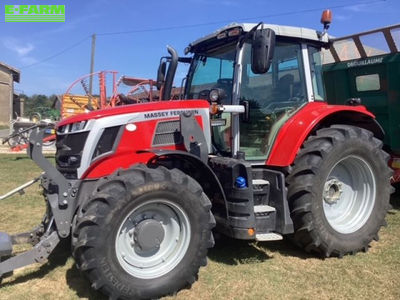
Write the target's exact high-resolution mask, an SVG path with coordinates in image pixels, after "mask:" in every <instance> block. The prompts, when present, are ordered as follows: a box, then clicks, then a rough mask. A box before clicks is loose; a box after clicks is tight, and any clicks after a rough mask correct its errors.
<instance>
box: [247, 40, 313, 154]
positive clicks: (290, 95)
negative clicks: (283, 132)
mask: <svg viewBox="0 0 400 300" xmlns="http://www.w3.org/2000/svg"><path fill="white" fill-rule="evenodd" d="M244 47H245V48H244V58H243V65H242V78H241V87H240V98H239V101H240V102H243V101H247V102H248V104H249V116H250V118H249V120H248V121H244V120H243V118H240V121H239V127H240V146H239V147H240V151H243V152H244V153H245V155H246V159H248V160H265V159H267V157H268V153H269V151H270V149H271V147H272V144H273V142H274V137H275V136H276V134H277V132H278V131H279V129H280V128H281V126H282V125H283V124H284V123H285V122H286V121H287V120H288V119H289V117H290V116H291V115H292V114H293V112H294V111H296V109H297V108H298V107H300V106H302V105H303V104H304V103H306V102H307V93H306V85H305V74H304V67H303V60H302V47H301V44H300V43H289V42H279V41H278V42H277V43H276V46H275V53H274V59H273V62H272V64H271V68H270V70H269V71H268V72H267V73H265V74H254V73H252V71H251V65H250V63H251V46H250V45H249V44H246V45H245V46H244Z"/></svg>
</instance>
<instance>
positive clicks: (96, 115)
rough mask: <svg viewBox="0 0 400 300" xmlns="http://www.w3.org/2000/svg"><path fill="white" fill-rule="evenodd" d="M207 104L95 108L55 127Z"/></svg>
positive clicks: (184, 102) (186, 102)
mask: <svg viewBox="0 0 400 300" xmlns="http://www.w3.org/2000/svg"><path fill="white" fill-rule="evenodd" d="M209 106H210V105H209V103H208V101H206V100H174V101H158V102H148V103H140V104H131V105H123V106H117V107H110V108H105V109H100V110H95V111H91V112H88V113H83V114H79V115H76V116H73V117H69V118H66V119H64V120H61V121H60V122H58V123H57V127H59V126H64V125H66V124H71V123H75V122H80V121H86V120H92V119H100V118H104V117H109V116H115V115H122V114H129V113H136V112H147V111H155V110H164V109H186V108H187V109H191V108H208V107H209Z"/></svg>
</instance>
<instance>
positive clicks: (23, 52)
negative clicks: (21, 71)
mask: <svg viewBox="0 0 400 300" xmlns="http://www.w3.org/2000/svg"><path fill="white" fill-rule="evenodd" d="M3 45H4V47H5V48H7V49H8V50H10V51H12V52H15V53H16V55H17V57H18V59H19V60H20V61H21V63H22V64H24V65H29V64H33V63H35V62H37V60H36V59H35V58H33V57H32V56H30V55H29V53H31V52H32V51H33V50H34V49H35V46H34V45H33V44H31V43H24V42H22V41H19V40H17V39H15V38H5V39H4V40H3Z"/></svg>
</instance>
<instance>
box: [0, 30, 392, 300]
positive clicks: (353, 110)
mask: <svg viewBox="0 0 400 300" xmlns="http://www.w3.org/2000/svg"><path fill="white" fill-rule="evenodd" d="M328 46H329V41H328V35H327V34H326V32H325V31H324V32H322V33H321V32H317V31H315V30H311V29H305V28H295V27H288V26H276V25H267V24H262V23H260V24H231V25H229V26H226V27H224V28H221V29H219V30H218V31H216V32H214V33H212V34H210V35H208V36H205V37H203V38H200V39H198V40H196V41H194V42H193V43H191V44H190V45H189V46H188V47H187V49H186V54H187V55H188V54H189V53H191V54H192V55H191V56H187V57H178V55H177V53H176V51H175V50H174V49H173V48H171V47H169V48H168V51H169V54H170V56H168V57H165V58H164V59H162V60H161V64H160V68H159V72H158V84H159V85H160V86H162V98H163V99H164V100H165V101H158V102H149V103H139V104H133V105H126V106H121V107H115V108H109V109H104V110H97V111H92V112H89V113H85V114H81V115H77V116H74V117H71V118H68V119H65V120H63V121H61V122H60V123H58V125H57V128H56V131H57V142H56V145H57V153H56V166H55V167H54V166H53V165H52V164H51V163H50V162H49V161H48V160H46V159H45V158H44V156H43V154H42V151H41V148H42V145H41V141H42V136H43V130H39V129H37V130H35V131H34V132H33V133H32V134H31V136H30V147H29V149H28V153H29V155H30V157H31V158H32V159H33V160H34V161H35V162H36V164H38V165H39V166H40V167H41V168H42V169H43V174H42V175H41V177H40V182H41V185H42V187H43V194H44V197H45V199H46V204H47V213H46V215H45V217H44V218H43V222H42V223H41V224H40V226H38V227H37V228H36V229H34V230H33V231H32V232H28V233H22V234H17V235H12V236H10V235H8V234H6V233H1V234H0V256H2V260H3V261H2V262H1V263H0V276H2V277H5V276H6V275H7V274H9V273H10V272H12V270H14V269H16V268H20V267H23V266H25V265H28V264H31V263H35V262H42V261H44V260H45V259H46V258H47V257H48V256H49V255H50V254H51V253H52V251H53V250H54V248H55V247H56V245H57V244H58V243H59V242H60V241H61V240H64V239H70V240H71V247H72V254H73V257H74V258H75V261H76V264H77V266H78V268H79V270H80V271H81V272H82V273H83V274H85V275H86V276H87V278H88V279H89V281H90V282H91V284H92V287H93V288H94V289H97V290H100V291H101V292H102V293H104V294H106V295H108V296H109V297H110V298H111V299H138V298H139V299H142V298H146V299H148V298H158V297H161V296H164V295H169V294H173V293H176V292H177V291H179V290H181V289H182V288H187V287H190V286H191V284H193V283H194V282H195V281H196V279H197V276H198V271H199V268H200V267H201V266H205V265H206V263H207V250H208V249H209V248H211V247H213V245H214V239H213V234H212V230H216V231H218V232H220V233H223V234H225V235H227V236H229V237H232V238H235V239H242V240H249V241H260V242H261V241H275V240H280V239H282V237H283V236H285V235H292V236H293V240H294V241H295V243H296V244H297V245H298V246H300V247H302V248H303V249H304V250H305V251H307V252H313V253H316V254H318V255H321V256H323V257H329V256H337V257H342V256H343V255H346V254H354V253H356V252H358V251H367V249H368V247H369V244H370V242H371V241H372V240H377V239H378V231H379V229H380V227H381V226H382V225H384V224H385V220H384V219H385V215H386V213H387V210H388V208H389V196H390V192H391V186H390V183H389V178H390V176H391V171H390V169H389V168H388V165H387V160H388V155H387V154H386V153H385V152H384V151H383V150H382V139H383V136H384V132H383V131H382V129H381V127H380V126H379V125H378V123H377V122H376V120H375V117H374V115H373V114H372V113H370V112H368V111H367V110H366V109H365V107H363V106H361V105H353V106H351V105H328V104H327V103H325V102H324V101H323V99H324V87H323V81H322V73H321V67H322V65H321V58H320V51H321V48H323V47H328ZM179 62H184V63H187V62H190V68H189V71H188V74H187V77H186V80H185V86H184V92H183V98H184V100H183V99H182V100H174V101H171V100H168V99H170V94H171V89H172V83H173V80H174V75H175V71H176V67H177V64H178V63H179ZM167 100H168V101H167ZM25 186H26V185H25ZM25 186H24V187H25ZM20 189H21V188H20ZM16 190H18V189H16ZM16 190H14V192H15V191H16ZM214 227H215V229H214ZM18 243H31V244H32V245H33V247H32V248H31V249H30V250H28V251H27V252H24V253H21V254H18V255H14V256H13V255H12V247H13V245H14V244H18Z"/></svg>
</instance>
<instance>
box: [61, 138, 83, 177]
mask: <svg viewBox="0 0 400 300" xmlns="http://www.w3.org/2000/svg"><path fill="white" fill-rule="evenodd" d="M88 134H89V132H88V131H86V132H78V133H70V134H62V135H61V134H60V135H57V142H56V147H57V152H56V167H57V169H58V170H59V171H60V172H61V174H63V175H64V177H65V178H67V179H77V177H78V175H77V169H78V168H79V167H80V165H81V159H82V151H83V147H84V146H85V142H86V139H87V137H88Z"/></svg>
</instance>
